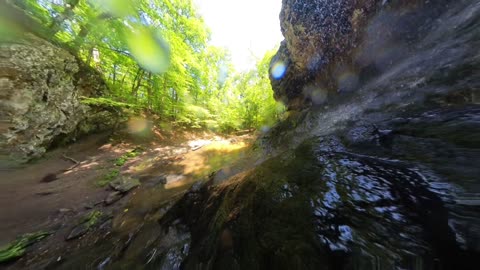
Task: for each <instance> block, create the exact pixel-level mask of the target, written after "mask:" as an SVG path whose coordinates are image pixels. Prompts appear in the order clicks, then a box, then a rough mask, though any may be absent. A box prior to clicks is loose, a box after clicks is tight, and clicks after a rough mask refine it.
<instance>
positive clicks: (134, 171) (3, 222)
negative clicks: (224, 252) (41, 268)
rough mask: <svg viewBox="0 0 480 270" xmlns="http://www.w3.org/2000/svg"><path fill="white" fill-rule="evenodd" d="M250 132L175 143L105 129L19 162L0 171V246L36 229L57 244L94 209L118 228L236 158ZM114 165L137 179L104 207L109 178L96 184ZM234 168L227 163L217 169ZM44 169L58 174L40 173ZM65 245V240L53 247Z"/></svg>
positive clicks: (137, 219)
mask: <svg viewBox="0 0 480 270" xmlns="http://www.w3.org/2000/svg"><path fill="white" fill-rule="evenodd" d="M252 138H253V137H252V136H251V135H243V136H236V137H229V138H225V137H220V136H217V135H213V134H203V135H197V136H190V137H188V138H182V139H178V140H177V141H176V142H172V141H169V142H165V141H163V142H162V141H159V140H156V141H150V142H147V143H145V142H143V143H142V144H134V143H131V142H130V143H125V142H123V143H118V144H111V143H109V142H108V141H107V138H106V136H102V135H97V136H92V137H90V138H88V139H85V140H83V141H81V142H78V143H75V144H73V145H71V146H70V147H68V148H63V149H58V150H55V151H53V152H50V153H49V154H48V155H47V156H46V157H45V158H44V159H42V160H39V161H37V162H35V163H33V164H29V165H27V166H25V167H23V168H16V169H12V170H6V171H0V179H1V180H0V231H1V232H2V233H1V234H0V246H3V245H5V244H7V243H9V242H11V241H12V240H14V239H15V238H16V237H17V236H19V235H22V234H25V233H30V232H34V231H39V230H50V231H54V232H55V234H54V236H53V237H50V240H48V241H47V243H46V244H44V246H45V245H46V246H47V248H46V249H48V245H50V244H49V242H51V245H58V243H59V242H64V241H63V239H64V238H65V236H66V234H68V232H69V230H70V229H71V226H72V222H74V221H75V220H78V218H79V217H81V216H82V215H85V213H87V212H88V211H91V209H92V208H93V209H101V211H103V212H108V213H111V214H112V215H113V216H114V218H113V222H114V223H116V224H117V225H116V227H122V226H124V227H129V226H128V224H131V226H134V225H135V224H137V223H138V222H140V221H141V220H142V219H144V218H145V215H147V214H148V213H149V212H151V210H152V209H156V208H157V207H159V205H162V204H164V203H165V202H168V201H171V200H173V199H174V198H176V197H178V196H179V195H181V194H183V192H185V191H186V190H187V189H188V188H189V187H190V186H191V185H192V184H193V183H194V182H195V181H197V180H198V179H201V178H202V177H203V178H204V177H205V176H207V175H208V174H209V173H211V172H213V171H217V170H219V169H220V168H222V167H224V166H225V165H227V164H228V163H231V162H233V161H235V160H239V159H241V158H242V156H243V155H244V153H245V150H246V149H247V146H248V145H249V143H250V142H251V140H252ZM128 153H134V154H131V155H130V154H128ZM65 154H66V155H67V156H68V157H70V158H71V159H73V160H75V161H78V162H79V164H78V165H77V166H76V167H75V168H73V169H72V170H68V171H65V170H67V169H69V168H71V167H72V165H75V164H74V163H73V161H72V160H70V159H68V158H65ZM112 172H114V174H115V175H116V174H118V175H119V176H130V177H132V178H137V179H140V182H141V186H140V188H138V189H136V190H134V191H132V192H130V193H128V194H127V196H125V197H123V198H122V199H121V200H119V201H118V202H116V203H114V204H112V205H109V206H107V205H104V204H103V201H104V199H105V198H106V197H107V196H108V195H109V194H110V193H111V192H112V191H111V190H110V189H109V187H108V183H107V185H106V186H104V187H100V186H99V183H100V182H101V181H104V182H105V178H106V176H108V175H110V174H112ZM232 173H233V170H232V171H230V169H228V168H227V169H226V171H224V172H223V173H222V174H224V175H226V174H232ZM49 174H55V176H56V179H52V178H53V177H46V178H49V179H43V178H45V176H47V175H49ZM113 178H115V177H113ZM42 180H47V181H42ZM104 184H105V183H104ZM128 210H129V211H128ZM118 213H121V214H118ZM126 229H129V228H126ZM63 245H67V244H65V243H64V244H62V245H59V247H58V248H62V246H63ZM21 260H22V259H21ZM22 263H25V262H22Z"/></svg>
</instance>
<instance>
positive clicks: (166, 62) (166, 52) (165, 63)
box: [127, 29, 170, 74]
mask: <svg viewBox="0 0 480 270" xmlns="http://www.w3.org/2000/svg"><path fill="white" fill-rule="evenodd" d="M127 42H128V46H129V48H130V52H131V53H132V55H133V56H134V57H135V60H137V62H138V64H139V65H140V66H142V67H143V68H144V69H146V70H148V71H150V72H152V73H156V74H158V73H163V72H165V71H167V69H168V67H169V66H170V49H169V47H168V45H167V43H166V42H165V41H164V40H163V39H162V38H161V37H160V36H158V35H155V34H154V33H153V32H152V31H149V30H145V29H141V30H137V31H134V32H132V33H130V34H129V36H128V37H127Z"/></svg>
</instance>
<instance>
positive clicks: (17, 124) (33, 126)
mask: <svg viewBox="0 0 480 270" xmlns="http://www.w3.org/2000/svg"><path fill="white" fill-rule="evenodd" d="M106 89H107V88H106V84H105V83H104V81H103V79H102V78H101V76H100V75H99V74H98V73H97V72H95V71H94V70H93V69H91V68H88V67H86V66H84V65H82V64H81V63H80V62H79V61H78V60H77V59H76V58H75V57H74V56H73V55H71V54H70V53H68V52H67V51H65V50H63V49H61V48H59V47H56V46H54V45H52V44H50V43H48V42H47V41H45V40H43V39H40V38H37V37H35V36H33V35H26V36H25V37H24V38H22V39H19V40H15V41H11V42H4V43H2V44H0V149H1V151H2V152H3V153H1V154H0V155H1V156H2V159H4V158H6V159H7V160H8V159H9V160H13V159H14V160H17V161H18V160H29V159H31V158H35V157H39V156H41V155H42V154H43V153H44V152H45V151H46V149H47V148H48V147H49V146H51V144H52V143H54V141H55V140H58V139H59V138H62V137H63V138H65V137H67V136H72V134H73V133H74V132H75V130H76V129H77V125H78V124H79V123H80V122H82V121H83V120H84V119H85V118H86V116H87V114H88V111H89V110H90V108H89V107H88V106H85V105H83V104H81V103H80V99H79V97H80V96H96V95H98V94H100V93H102V92H104V91H105V90H106Z"/></svg>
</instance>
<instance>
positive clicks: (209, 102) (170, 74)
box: [0, 0, 285, 132]
mask: <svg viewBox="0 0 480 270" xmlns="http://www.w3.org/2000/svg"><path fill="white" fill-rule="evenodd" d="M2 5H5V7H2V9H4V10H7V9H6V8H7V7H8V9H9V11H6V12H5V14H7V13H9V14H10V15H9V16H12V17H15V20H22V24H23V25H27V26H30V28H34V29H33V30H34V31H35V32H36V33H37V35H40V36H42V37H43V38H45V39H48V40H49V41H51V42H53V43H56V44H58V45H59V46H62V47H64V48H66V49H67V50H68V51H70V52H71V53H72V54H74V55H75V56H76V57H78V58H79V59H81V60H82V61H83V62H84V63H86V64H87V65H89V66H91V67H93V68H95V69H96V70H98V71H99V72H100V73H101V74H102V75H103V77H104V79H105V81H106V83H107V84H108V86H109V91H108V93H103V94H102V96H101V97H99V102H105V100H107V102H108V101H112V102H119V103H121V104H130V105H132V107H136V108H141V110H144V111H146V112H149V113H151V114H154V115H156V116H158V117H159V119H160V120H161V121H164V122H171V123H175V124H177V125H182V126H188V127H193V128H208V129H212V130H215V131H222V132H230V131H234V130H240V129H250V128H257V129H260V128H268V127H270V126H271V125H273V124H274V123H275V122H276V121H277V120H278V119H279V118H281V117H282V114H283V112H284V110H285V108H284V106H283V105H282V104H281V103H278V102H276V101H275V100H274V98H273V92H272V89H271V86H270V81H269V78H268V70H269V63H270V59H271V58H272V56H273V54H274V50H271V51H269V52H267V53H266V54H265V56H264V57H263V58H262V59H258V62H257V64H256V66H255V68H253V69H251V70H248V71H243V72H237V71H236V70H235V68H234V66H233V64H232V61H231V57H230V55H229V52H228V51H227V50H226V49H224V48H221V47H216V46H212V45H210V44H209V40H210V30H209V29H208V27H207V25H206V23H205V22H204V20H203V18H202V17H201V16H200V15H199V13H198V12H197V11H196V9H195V6H194V4H193V3H192V0H140V1H131V0H102V1H93V0H19V1H14V4H13V2H12V3H9V2H8V1H5V2H4V3H3V4H2ZM15 14H16V15H15ZM19 14H20V15H22V16H17V15H19ZM7 15H8V14H7ZM2 17H3V14H2ZM7 19H8V18H7ZM0 25H4V27H0V33H1V34H2V35H5V34H12V33H13V32H12V30H11V29H10V28H9V26H8V25H7V24H4V23H0ZM32 25H34V26H32ZM37 25H38V26H37ZM31 30H32V29H31ZM13 34H14V33H13ZM89 100H90V102H92V100H91V99H89Z"/></svg>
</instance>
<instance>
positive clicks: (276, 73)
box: [270, 61, 287, 80]
mask: <svg viewBox="0 0 480 270" xmlns="http://www.w3.org/2000/svg"><path fill="white" fill-rule="evenodd" d="M286 71H287V66H286V65H285V63H283V62H282V61H277V62H275V63H274V64H273V65H272V68H271V69H270V74H272V77H273V78H274V79H276V80H279V79H281V78H283V76H285V72H286Z"/></svg>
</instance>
